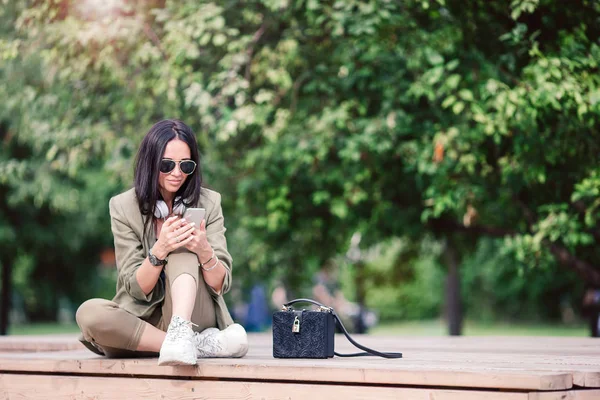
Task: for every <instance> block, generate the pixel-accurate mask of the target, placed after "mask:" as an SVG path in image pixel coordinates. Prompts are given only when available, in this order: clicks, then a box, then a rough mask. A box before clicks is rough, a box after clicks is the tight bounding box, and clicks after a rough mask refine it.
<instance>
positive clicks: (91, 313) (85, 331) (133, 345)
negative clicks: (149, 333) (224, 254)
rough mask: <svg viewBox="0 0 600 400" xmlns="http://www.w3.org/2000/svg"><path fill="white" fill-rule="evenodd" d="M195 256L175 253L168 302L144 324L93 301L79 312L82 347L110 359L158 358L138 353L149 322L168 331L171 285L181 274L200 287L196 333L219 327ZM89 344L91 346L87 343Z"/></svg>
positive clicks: (171, 258)
mask: <svg viewBox="0 0 600 400" xmlns="http://www.w3.org/2000/svg"><path fill="white" fill-rule="evenodd" d="M199 268H200V267H199V266H198V260H197V258H196V255H195V254H192V253H189V252H185V253H174V254H171V255H169V262H168V263H167V265H165V276H166V285H165V286H166V287H165V299H164V301H163V303H162V306H161V307H157V308H156V310H155V311H154V312H153V313H152V315H151V316H150V317H149V318H148V319H147V320H142V319H140V318H138V317H136V316H135V315H133V314H130V313H129V312H127V311H125V310H124V309H122V308H120V307H119V305H118V304H117V303H115V302H113V301H110V300H105V299H90V300H88V301H86V302H84V303H83V304H82V305H81V306H79V308H78V309H77V314H76V316H75V319H76V320H77V324H78V325H79V328H80V329H81V332H82V336H83V340H81V341H82V343H83V344H84V345H85V346H86V347H88V348H89V349H90V350H92V351H94V352H95V353H97V354H104V355H106V356H108V357H116V358H122V357H154V356H156V354H157V353H152V352H141V351H136V349H137V347H138V344H139V342H140V338H141V337H142V334H143V332H144V329H145V327H146V324H145V322H147V323H149V324H150V325H153V326H155V327H157V328H158V329H160V330H162V331H165V332H166V331H167V328H168V326H169V322H170V321H171V315H172V308H173V306H172V304H173V303H172V300H171V284H172V283H173V281H175V279H176V278H177V277H178V276H179V275H181V274H189V275H191V276H192V277H193V278H194V279H195V280H196V283H197V285H196V286H197V288H198V290H197V292H196V303H195V305H194V311H193V312H192V318H191V319H192V322H193V323H194V324H196V325H198V326H197V327H193V329H194V330H196V331H199V332H201V331H203V330H204V329H206V328H210V327H216V326H217V319H216V315H215V304H214V301H213V299H212V297H211V295H210V292H209V291H208V289H207V287H206V283H205V282H204V278H203V276H202V274H201V273H200V271H199ZM86 342H87V343H86Z"/></svg>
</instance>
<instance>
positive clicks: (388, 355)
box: [284, 299, 402, 358]
mask: <svg viewBox="0 0 600 400" xmlns="http://www.w3.org/2000/svg"><path fill="white" fill-rule="evenodd" d="M294 303H311V304H314V305H316V306H319V307H321V308H325V309H329V310H331V313H332V314H333V318H334V319H335V322H336V324H337V325H338V326H339V327H340V329H341V330H342V332H343V333H344V335H346V338H347V339H348V341H349V342H350V343H352V344H353V345H354V346H356V347H358V348H359V349H361V350H363V352H361V353H350V354H343V353H338V352H337V351H336V352H334V354H335V355H336V356H338V357H363V356H378V357H383V358H402V353H382V352H379V351H377V350H373V349H370V348H368V347H366V346H363V345H361V344H360V343H357V342H356V341H355V340H354V339H352V337H350V334H349V333H348V331H347V330H346V327H345V326H344V324H342V320H341V319H340V317H338V315H337V314H336V312H335V310H334V309H333V308H331V307H327V306H324V305H323V304H321V303H319V302H317V301H314V300H311V299H295V300H292V301H288V302H287V303H285V304H284V307H289V306H291V305H292V304H294Z"/></svg>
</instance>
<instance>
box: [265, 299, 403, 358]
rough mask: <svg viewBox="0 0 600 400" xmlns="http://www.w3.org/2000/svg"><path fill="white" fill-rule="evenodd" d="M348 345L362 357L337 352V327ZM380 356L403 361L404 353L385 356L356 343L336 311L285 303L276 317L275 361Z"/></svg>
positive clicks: (327, 308) (307, 300)
mask: <svg viewBox="0 0 600 400" xmlns="http://www.w3.org/2000/svg"><path fill="white" fill-rule="evenodd" d="M295 303H311V304H314V305H316V306H317V307H318V309H316V310H304V309H303V310H296V309H294V308H293V307H292V305H293V304H295ZM336 324H337V325H338V326H339V327H340V330H341V331H342V332H343V333H344V335H346V338H348V341H350V343H352V344H353V345H354V346H356V347H358V348H359V349H361V350H363V352H361V353H352V354H340V353H337V352H336V351H335V350H334V347H335V343H334V339H335V325H336ZM334 355H336V356H338V357H359V356H379V357H383V358H402V353H382V352H379V351H376V350H373V349H370V348H368V347H365V346H363V345H361V344H359V343H357V342H356V341H354V340H353V339H352V338H351V337H350V335H349V334H348V331H347V330H346V328H345V327H344V325H343V324H342V321H341V320H340V318H339V317H338V316H337V314H336V313H335V311H334V310H333V308H331V307H326V306H324V305H323V304H321V303H318V302H316V301H314V300H310V299H296V300H292V301H289V302H287V303H285V304H284V305H283V306H282V309H281V311H276V312H274V313H273V357H275V358H330V357H333V356H334Z"/></svg>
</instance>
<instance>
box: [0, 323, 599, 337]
mask: <svg viewBox="0 0 600 400" xmlns="http://www.w3.org/2000/svg"><path fill="white" fill-rule="evenodd" d="M78 332H79V328H78V327H77V324H75V323H73V324H57V323H36V324H27V325H15V326H12V327H10V329H9V334H10V335H48V334H63V333H78ZM369 333H371V334H373V335H388V336H390V335H399V336H445V335H447V327H446V324H445V322H444V321H442V320H432V321H408V322H392V323H383V324H380V325H378V326H376V327H374V328H372V329H371V330H370V332H369ZM463 335H465V336H578V337H586V336H589V331H588V328H587V327H586V326H584V325H575V326H568V325H549V324H522V323H519V324H511V323H482V322H473V321H467V322H466V323H465V326H464V328H463Z"/></svg>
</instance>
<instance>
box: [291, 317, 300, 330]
mask: <svg viewBox="0 0 600 400" xmlns="http://www.w3.org/2000/svg"><path fill="white" fill-rule="evenodd" d="M292 332H294V333H298V332H300V320H299V319H298V316H297V315H296V317H295V318H294V326H293V327H292Z"/></svg>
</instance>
